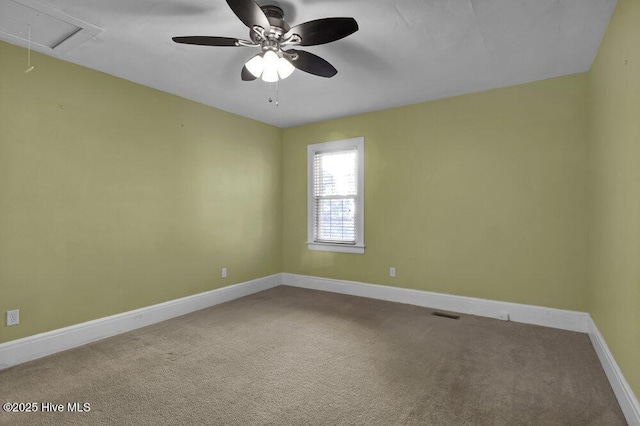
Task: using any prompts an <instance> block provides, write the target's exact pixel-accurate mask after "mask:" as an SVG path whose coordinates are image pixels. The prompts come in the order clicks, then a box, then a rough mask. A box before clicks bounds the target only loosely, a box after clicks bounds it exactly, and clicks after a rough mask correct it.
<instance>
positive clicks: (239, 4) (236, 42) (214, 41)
mask: <svg viewBox="0 0 640 426" xmlns="http://www.w3.org/2000/svg"><path fill="white" fill-rule="evenodd" d="M227 3H228V4H229V7H231V10H233V12H234V13H235V14H236V16H237V17H238V18H239V19H240V20H241V21H242V22H243V23H244V24H245V25H246V26H247V27H249V38H250V40H242V39H234V38H230V37H210V36H186V37H173V41H174V42H176V43H182V44H195V45H200V46H227V47H254V48H260V49H262V53H259V54H257V55H255V56H254V57H253V58H251V59H249V60H248V61H247V62H246V63H245V64H244V66H243V67H242V72H241V74H240V75H241V78H242V80H244V81H252V80H255V79H257V78H261V79H262V80H263V81H265V82H270V83H273V82H277V81H278V80H281V79H285V78H287V77H289V76H290V75H291V74H292V73H293V71H294V70H295V69H299V70H300V71H304V72H307V73H309V74H313V75H317V76H320V77H325V78H330V77H333V76H334V75H336V74H337V72H338V71H337V70H336V69H335V68H334V67H333V65H331V64H330V63H329V62H327V61H325V60H324V59H322V58H321V57H319V56H316V55H314V54H313V53H309V52H306V51H303V50H297V49H288V50H284V49H285V48H288V47H291V46H316V45H319V44H325V43H330V42H332V41H336V40H340V39H341V38H344V37H347V36H348V35H351V34H353V33H354V32H356V31H358V23H357V22H356V21H355V19H353V18H324V19H317V20H315V21H309V22H305V23H303V24H299V25H296V26H295V27H290V26H289V24H287V22H285V20H284V14H283V12H282V9H280V8H279V7H277V6H272V5H268V6H262V7H260V6H258V4H257V3H256V2H255V0H227Z"/></svg>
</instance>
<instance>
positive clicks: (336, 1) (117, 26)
mask: <svg viewBox="0 0 640 426" xmlns="http://www.w3.org/2000/svg"><path fill="white" fill-rule="evenodd" d="M10 1H13V0H0V5H1V4H2V3H4V4H5V6H6V5H7V2H10ZM15 1H16V2H19V3H21V4H26V5H27V6H30V7H35V6H37V5H39V4H40V5H45V6H49V8H46V7H45V8H44V9H45V10H48V11H49V13H50V14H51V13H54V12H55V11H56V10H57V11H58V15H59V16H62V17H64V16H66V15H69V19H67V21H70V20H71V21H72V23H73V24H75V25H78V22H85V23H87V24H90V25H87V26H88V27H91V26H93V27H94V28H89V29H91V30H92V31H93V33H92V34H93V38H90V39H88V41H86V42H84V43H82V44H80V45H79V46H73V47H74V48H73V49H71V50H69V49H60V50H59V51H58V49H50V48H48V47H45V46H40V45H37V44H36V45H35V47H34V48H35V49H36V50H39V51H41V52H44V53H47V54H49V55H51V56H57V57H60V58H61V59H63V60H65V61H69V62H73V63H76V64H80V65H84V66H87V67H89V68H93V69H97V70H100V71H103V72H105V73H108V74H112V75H115V76H118V77H121V78H124V79H127V80H131V81H134V82H137V83H140V84H143V85H146V86H150V87H153V88H156V89H159V90H163V91H165V92H169V93H173V94H176V95H179V96H182V97H184V98H187V99H192V100H194V101H197V102H201V103H203V104H206V105H210V106H213V107H216V108H220V109H223V110H226V111H230V112H233V113H236V114H239V115H242V116H245V117H250V118H253V119H256V120H259V121H262V122H265V123H269V124H273V125H275V126H278V127H291V126H296V125H300V124H306V123H311V122H316V121H321V120H326V119H331V118H336V117H342V116H347V115H352V114H358V113H361V112H366V111H374V110H379V109H384V108H389V107H394V106H400V105H407V104H412V103H417V102H422V101H427V100H432V99H438V98H443V97H449V96H454V95H459V94H464V93H470V92H476V91H480V90H486V89H491V88H496V87H505V86H510V85H514V84H520V83H526V82H530V81H535V80H541V79H545V78H551V77H557V76H562V75H568V74H574V73H579V72H584V71H587V70H588V69H589V68H590V66H591V63H592V62H593V59H594V57H595V54H596V52H597V49H598V46H599V44H600V41H601V39H602V36H603V34H604V31H605V29H606V26H607V24H608V22H609V17H610V16H611V13H612V11H613V8H614V7H615V4H616V0H258V4H261V5H265V4H275V5H278V6H280V7H281V8H282V9H283V10H284V12H285V20H286V21H287V22H288V23H289V24H290V25H291V26H293V25H296V24H299V23H302V22H306V21H310V20H314V19H319V18H326V17H343V16H346V17H354V18H355V19H356V21H357V22H358V24H359V26H360V30H359V31H358V32H356V33H355V34H352V35H350V36H349V37H347V38H344V39H342V40H338V41H336V42H333V43H330V44H326V45H321V46H313V47H305V48H300V49H303V50H307V51H309V52H311V53H314V54H316V55H319V56H321V57H323V58H324V59H326V60H328V61H329V62H331V63H332V64H333V65H334V66H335V67H336V68H337V69H338V74H337V75H336V76H335V77H333V78H329V79H326V78H322V77H316V76H313V75H310V74H306V73H304V72H301V71H299V70H296V71H295V72H294V73H293V74H292V76H291V77H289V78H288V79H286V80H284V81H281V82H280V83H279V106H275V102H272V103H269V102H268V99H269V97H270V96H271V97H273V98H274V99H275V85H274V84H269V83H264V82H262V81H260V80H256V81H252V82H244V81H242V80H241V79H240V70H241V68H242V65H243V64H244V62H246V61H247V60H248V59H249V58H250V57H251V56H253V55H254V54H255V53H256V50H254V49H251V48H239V47H237V48H236V47H206V46H190V45H179V44H176V43H174V42H173V41H172V40H171V37H173V36H186V35H211V36H226V37H235V38H243V39H247V38H248V33H249V30H248V29H247V27H245V26H244V25H243V24H242V22H241V21H240V20H239V19H238V18H237V17H236V16H235V15H234V14H233V12H232V11H231V9H230V8H229V7H228V5H227V3H226V1H224V0H49V1H47V2H44V1H38V0H15ZM34 5H35V6H34ZM5 10H8V9H6V8H5ZM52 10H53V12H51V11H52ZM54 14H55V13H54ZM25 16H27V15H25ZM25 16H13V17H11V16H7V14H6V13H5V15H4V16H3V20H4V21H7V20H8V21H11V20H13V23H14V27H15V26H18V27H20V26H22V28H23V29H24V30H26V29H28V24H29V23H27V22H24V21H25V20H27V19H28V18H26V17H25ZM74 18H75V19H74ZM31 26H32V34H33V33H34V32H35V33H37V31H38V28H37V23H36V24H31ZM96 29H97V30H99V31H100V32H98V33H97V34H96V31H95V30H96ZM0 31H2V28H0ZM22 33H23V34H24V35H25V38H27V37H26V32H24V31H23V32H22ZM0 39H4V40H6V41H9V42H11V43H14V44H19V45H22V46H26V45H27V43H26V41H25V40H22V39H20V38H15V37H11V36H9V35H7V34H5V33H2V32H0ZM72 39H73V37H72ZM64 44H65V43H62V46H64ZM72 44H73V43H72ZM76 44H77V43H76ZM65 50H67V51H65ZM34 65H35V66H36V70H35V71H34V72H43V73H45V72H47V70H46V69H44V68H38V67H37V64H35V63H34Z"/></svg>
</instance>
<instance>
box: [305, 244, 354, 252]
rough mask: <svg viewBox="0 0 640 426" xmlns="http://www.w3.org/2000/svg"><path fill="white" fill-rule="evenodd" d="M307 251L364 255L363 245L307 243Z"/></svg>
mask: <svg viewBox="0 0 640 426" xmlns="http://www.w3.org/2000/svg"><path fill="white" fill-rule="evenodd" d="M307 247H308V248H309V250H316V251H333V252H338V253H356V254H364V246H363V245H357V244H356V245H346V244H331V243H315V242H312V243H307Z"/></svg>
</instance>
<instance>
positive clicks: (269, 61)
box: [262, 50, 279, 83]
mask: <svg viewBox="0 0 640 426" xmlns="http://www.w3.org/2000/svg"><path fill="white" fill-rule="evenodd" d="M278 59H279V58H278V54H277V53H276V52H274V51H272V50H269V51H267V52H266V53H265V54H264V70H263V71H262V80H263V81H266V82H267V83H274V82H276V81H278Z"/></svg>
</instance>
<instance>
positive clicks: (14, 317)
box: [7, 309, 20, 327]
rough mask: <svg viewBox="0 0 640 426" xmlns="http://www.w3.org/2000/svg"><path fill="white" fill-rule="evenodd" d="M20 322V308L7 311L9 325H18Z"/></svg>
mask: <svg viewBox="0 0 640 426" xmlns="http://www.w3.org/2000/svg"><path fill="white" fill-rule="evenodd" d="M19 323H20V310H19V309H14V310H13V311H7V327H8V326H10V325H18V324H19Z"/></svg>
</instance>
